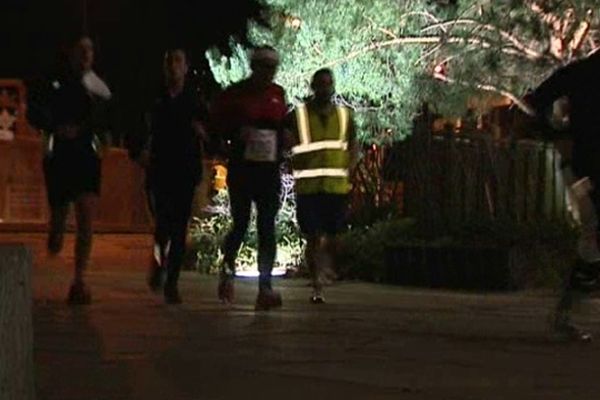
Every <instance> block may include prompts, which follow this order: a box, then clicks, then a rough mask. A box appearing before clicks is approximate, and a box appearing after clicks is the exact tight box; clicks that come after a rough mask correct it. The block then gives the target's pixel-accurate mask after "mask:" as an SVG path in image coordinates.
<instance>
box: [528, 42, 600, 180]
mask: <svg viewBox="0 0 600 400" xmlns="http://www.w3.org/2000/svg"><path fill="white" fill-rule="evenodd" d="M563 96H566V97H568V99H569V103H570V133H571V136H572V139H573V166H574V168H575V172H576V173H577V175H579V176H594V177H600V161H599V159H598V155H599V154H600V52H597V53H595V54H593V55H591V56H589V57H588V58H586V59H583V60H580V61H577V62H574V63H571V64H569V65H567V66H565V67H563V68H561V69H559V70H557V71H556V72H555V73H554V74H552V75H551V76H550V77H549V78H548V79H546V81H544V82H543V83H542V84H541V85H540V86H539V87H538V88H537V89H536V90H535V91H534V92H533V94H532V95H531V99H530V102H531V104H532V105H533V106H534V108H536V110H538V112H539V113H540V114H545V112H547V111H548V109H549V107H550V106H552V104H553V103H554V101H555V100H557V99H558V98H560V97H563Z"/></svg>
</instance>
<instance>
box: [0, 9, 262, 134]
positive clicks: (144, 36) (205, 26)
mask: <svg viewBox="0 0 600 400" xmlns="http://www.w3.org/2000/svg"><path fill="white" fill-rule="evenodd" d="M0 3H1V4H2V6H1V7H0V13H1V14H0V15H1V23H0V37H1V38H2V39H1V40H0V50H1V54H2V57H1V61H0V78H18V79H22V80H24V81H25V82H26V84H27V86H28V89H29V93H30V100H29V101H30V103H31V102H34V103H35V101H36V96H38V95H39V92H40V89H39V87H40V85H41V82H44V80H48V78H49V76H51V75H52V74H53V73H54V72H55V71H56V70H57V67H58V64H59V60H60V59H61V56H63V55H64V50H65V48H66V46H67V45H68V43H69V42H72V41H73V40H74V39H75V38H77V37H78V36H79V35H81V34H82V33H86V34H88V35H89V36H90V37H91V38H92V39H93V40H94V42H95V50H96V67H95V69H96V71H97V72H98V73H99V75H100V76H102V77H103V78H105V80H106V81H107V83H108V84H109V86H110V88H111V90H112V91H113V93H114V99H115V101H114V121H115V122H114V124H113V125H114V126H115V128H114V130H115V142H117V143H119V144H125V143H126V142H127V140H129V138H132V137H135V136H137V135H139V131H140V130H141V129H142V128H141V127H140V121H141V119H142V118H141V114H143V111H144V110H145V109H147V108H148V107H149V104H151V102H152V100H153V97H154V96H155V95H156V93H157V91H158V89H159V88H160V85H161V73H162V71H161V68H162V56H163V53H164V51H165V49H166V48H168V47H170V46H178V47H184V48H186V49H187V50H188V51H189V53H190V55H191V61H192V66H193V69H195V70H196V71H197V75H196V77H197V79H196V84H198V85H199V86H201V87H202V88H203V90H204V91H206V92H207V96H209V97H210V95H211V94H212V92H213V91H214V90H217V88H216V86H215V84H214V81H213V80H212V76H211V74H210V72H209V71H208V65H207V63H206V60H205V59H204V50H205V49H206V48H208V47H211V46H213V45H217V46H219V47H221V48H222V49H224V50H226V48H227V43H228V40H229V38H230V37H231V36H235V37H237V38H238V39H240V40H242V41H244V40H245V33H246V26H247V21H248V20H250V19H253V20H260V19H261V18H260V16H261V12H262V11H264V10H261V7H260V6H259V5H258V4H257V2H256V1H255V0H220V1H201V0H87V1H86V0H0ZM32 106H33V108H35V104H32Z"/></svg>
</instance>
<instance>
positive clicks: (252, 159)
mask: <svg viewBox="0 0 600 400" xmlns="http://www.w3.org/2000/svg"><path fill="white" fill-rule="evenodd" d="M278 65H279V56H278V54H277V52H276V51H275V50H274V49H273V48H271V47H259V48H257V49H255V50H254V51H253V53H252V56H251V68H252V75H251V76H250V77H249V78H247V79H245V80H243V81H241V82H238V83H235V84H233V85H232V86H230V87H229V88H227V89H226V90H225V92H224V93H222V95H221V96H220V97H219V98H218V99H217V100H216V102H215V104H214V107H213V110H212V121H213V132H214V133H215V134H216V135H217V136H218V139H219V142H220V143H221V147H222V148H223V149H225V150H226V156H227V158H228V173H227V186H228V190H229V199H230V207H231V215H232V217H233V227H232V229H231V231H230V232H229V234H228V235H227V237H226V239H225V243H224V248H223V252H224V254H225V256H224V261H223V264H222V268H221V273H220V280H219V288H218V295H219V299H221V301H223V302H226V303H228V302H231V301H233V277H234V275H235V259H236V257H237V253H238V250H239V248H240V246H241V244H242V241H243V239H244V235H245V234H246V231H247V229H248V223H249V221H250V210H251V205H252V202H254V203H255V204H256V209H257V230H258V240H259V248H258V270H259V273H260V277H259V293H258V297H257V299H256V309H259V310H267V309H269V308H272V307H278V306H281V296H280V294H279V293H278V292H277V291H275V290H273V288H272V286H271V271H272V269H273V263H274V262H275V254H276V242H275V217H276V215H277V211H278V209H279V192H280V186H281V177H280V164H281V160H282V147H283V142H284V141H283V121H284V118H285V115H286V113H287V106H286V102H285V92H284V90H283V88H282V87H281V86H279V85H277V84H275V83H273V79H274V77H275V73H276V71H277V66H278Z"/></svg>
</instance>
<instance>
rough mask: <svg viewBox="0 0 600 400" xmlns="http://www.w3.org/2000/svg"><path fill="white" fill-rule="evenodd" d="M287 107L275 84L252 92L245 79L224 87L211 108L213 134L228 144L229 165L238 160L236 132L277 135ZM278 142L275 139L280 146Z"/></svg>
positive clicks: (240, 146)
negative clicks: (265, 131)
mask: <svg viewBox="0 0 600 400" xmlns="http://www.w3.org/2000/svg"><path fill="white" fill-rule="evenodd" d="M287 111H288V108H287V105H286V102H285V91H284V90H283V88H282V87H281V86H279V85H277V84H275V83H272V84H271V85H269V87H268V88H267V89H266V90H264V91H256V90H254V89H253V88H252V87H251V86H250V82H249V81H248V80H244V81H241V82H239V83H236V84H234V85H232V86H230V87H229V88H227V89H226V90H225V91H224V92H223V93H222V94H221V95H220V96H219V97H218V98H217V100H216V102H215V104H214V105H213V108H212V113H211V114H212V118H211V121H212V128H213V132H214V133H216V134H217V135H219V136H220V138H221V139H222V140H224V141H229V142H230V143H229V146H230V154H229V156H230V162H234V163H237V162H239V161H241V160H242V155H243V152H244V143H243V141H242V140H241V139H240V131H241V128H242V127H244V126H247V127H252V128H260V129H273V130H276V131H278V132H279V135H280V136H281V132H282V128H283V123H284V119H285V116H286V114H287ZM281 143H282V140H279V147H281Z"/></svg>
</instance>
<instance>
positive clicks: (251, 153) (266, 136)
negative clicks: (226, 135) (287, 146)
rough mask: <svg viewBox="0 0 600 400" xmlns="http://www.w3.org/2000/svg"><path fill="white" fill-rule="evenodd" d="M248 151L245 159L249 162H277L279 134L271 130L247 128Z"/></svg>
mask: <svg viewBox="0 0 600 400" xmlns="http://www.w3.org/2000/svg"><path fill="white" fill-rule="evenodd" d="M245 134H246V135H247V139H246V151H245V153H244V159H245V160H247V161H270V162H274V161H276V160H277V132H276V131H274V130H271V129H254V128H247V129H246V131H245Z"/></svg>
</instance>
